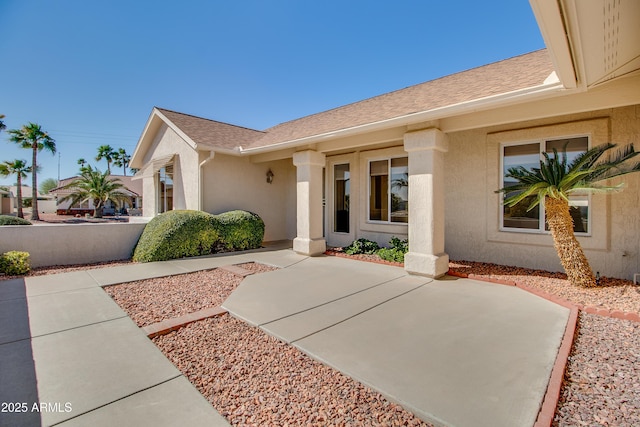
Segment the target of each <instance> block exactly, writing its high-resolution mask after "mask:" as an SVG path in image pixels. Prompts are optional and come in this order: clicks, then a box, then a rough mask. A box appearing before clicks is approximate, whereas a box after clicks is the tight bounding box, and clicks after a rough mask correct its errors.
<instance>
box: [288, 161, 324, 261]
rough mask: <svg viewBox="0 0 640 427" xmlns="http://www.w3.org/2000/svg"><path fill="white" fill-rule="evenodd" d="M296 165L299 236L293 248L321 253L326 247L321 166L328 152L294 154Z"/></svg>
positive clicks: (298, 250)
mask: <svg viewBox="0 0 640 427" xmlns="http://www.w3.org/2000/svg"><path fill="white" fill-rule="evenodd" d="M293 164H294V165H295V167H296V176H297V184H296V194H297V202H296V204H297V215H296V216H297V222H296V228H297V237H296V238H295V239H293V250H294V251H296V252H298V253H301V254H304V255H320V254H322V253H324V251H325V250H326V249H327V243H326V241H325V240H324V236H323V234H322V221H323V219H322V218H323V216H322V168H323V167H324V165H325V155H324V154H322V153H318V152H317V151H313V150H307V151H300V152H297V153H294V154H293Z"/></svg>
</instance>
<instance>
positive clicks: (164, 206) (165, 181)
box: [157, 164, 173, 213]
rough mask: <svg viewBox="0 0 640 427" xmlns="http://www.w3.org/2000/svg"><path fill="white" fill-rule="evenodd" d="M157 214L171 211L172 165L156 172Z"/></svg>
mask: <svg viewBox="0 0 640 427" xmlns="http://www.w3.org/2000/svg"><path fill="white" fill-rule="evenodd" d="M157 176H158V213H163V212H167V211H170V210H172V209H173V165H172V164H168V165H165V166H163V167H161V168H160V170H159V171H158V175H157Z"/></svg>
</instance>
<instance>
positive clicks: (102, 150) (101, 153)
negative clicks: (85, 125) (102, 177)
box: [96, 145, 117, 173]
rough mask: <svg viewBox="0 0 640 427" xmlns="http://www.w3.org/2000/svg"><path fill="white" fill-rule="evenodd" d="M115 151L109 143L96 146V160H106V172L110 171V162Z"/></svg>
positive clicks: (113, 157)
mask: <svg viewBox="0 0 640 427" xmlns="http://www.w3.org/2000/svg"><path fill="white" fill-rule="evenodd" d="M116 154H117V152H116V151H115V150H114V149H113V147H111V146H110V145H101V146H100V147H98V155H97V156H96V160H97V161H100V160H102V159H105V160H106V161H107V172H109V173H111V163H112V162H113V160H114V159H115V156H116Z"/></svg>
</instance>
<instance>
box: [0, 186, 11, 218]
mask: <svg viewBox="0 0 640 427" xmlns="http://www.w3.org/2000/svg"><path fill="white" fill-rule="evenodd" d="M13 204H14V202H13V194H12V193H11V192H10V191H9V189H8V188H7V189H6V190H5V189H4V188H0V215H12V214H13Z"/></svg>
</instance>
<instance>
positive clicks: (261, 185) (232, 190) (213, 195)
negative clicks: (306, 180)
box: [203, 153, 296, 241]
mask: <svg viewBox="0 0 640 427" xmlns="http://www.w3.org/2000/svg"><path fill="white" fill-rule="evenodd" d="M269 169H271V171H272V172H273V175H274V177H273V182H272V183H271V184H269V183H267V181H266V174H267V171H268V170H269ZM203 187H204V192H203V210H204V211H206V212H210V213H213V214H218V213H222V212H226V211H230V210H235V209H243V210H247V211H250V212H254V213H256V214H258V215H260V217H261V218H262V220H263V221H264V223H265V236H264V240H265V241H275V240H284V239H293V238H294V237H296V170H295V167H294V166H293V163H292V160H291V159H286V160H277V161H271V162H264V163H252V162H251V160H250V158H248V157H235V156H229V155H224V154H220V153H217V154H216V155H215V157H214V158H213V160H211V161H209V162H208V163H206V164H205V166H204V167H203Z"/></svg>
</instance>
